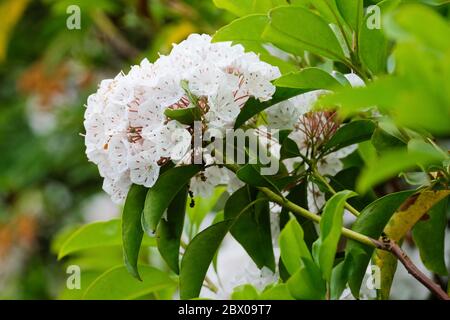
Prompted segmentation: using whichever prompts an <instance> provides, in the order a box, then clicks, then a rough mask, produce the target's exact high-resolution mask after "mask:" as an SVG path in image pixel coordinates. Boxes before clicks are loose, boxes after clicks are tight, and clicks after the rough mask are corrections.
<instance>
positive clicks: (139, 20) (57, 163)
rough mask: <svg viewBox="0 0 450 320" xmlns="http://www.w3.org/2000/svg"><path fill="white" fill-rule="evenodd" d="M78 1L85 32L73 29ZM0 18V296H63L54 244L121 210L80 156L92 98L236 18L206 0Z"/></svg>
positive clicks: (90, 5) (17, 1) (17, 12)
mask: <svg viewBox="0 0 450 320" xmlns="http://www.w3.org/2000/svg"><path fill="white" fill-rule="evenodd" d="M74 4H75V5H77V6H78V7H79V8H80V13H81V15H80V17H81V25H80V26H81V28H80V29H73V30H69V29H68V28H67V26H66V21H67V19H68V18H69V19H70V16H71V14H72V13H73V12H72V11H69V13H67V10H68V7H69V6H70V5H74ZM0 17H1V19H0V101H1V104H0V299H51V298H57V297H64V292H61V290H62V288H63V287H64V286H65V285H64V284H65V279H66V277H67V275H66V274H65V272H64V271H65V268H63V267H62V264H63V263H58V261H57V259H56V255H55V252H56V250H57V248H56V247H57V246H58V239H56V240H55V241H53V238H54V237H55V235H58V237H60V238H63V237H64V234H67V233H68V232H70V229H72V230H73V228H75V227H76V226H79V225H80V224H82V223H86V222H91V221H95V220H107V219H111V218H114V217H115V216H117V215H118V214H119V213H120V208H118V207H117V206H115V205H113V204H112V203H111V202H110V200H109V198H108V197H107V196H106V195H104V194H103V193H102V192H101V183H102V182H101V179H100V177H99V175H98V172H97V168H96V166H95V165H93V164H91V163H88V162H87V159H86V156H85V153H84V141H83V137H82V136H80V133H83V131H84V129H83V113H84V103H85V101H86V99H87V97H88V95H89V94H90V93H92V92H94V91H95V90H96V86H97V83H98V82H99V81H100V80H101V79H104V78H107V77H112V76H114V75H115V74H117V73H118V72H119V71H120V70H124V71H128V68H129V66H130V65H132V64H135V63H138V62H139V61H140V60H141V59H142V58H143V57H147V58H148V59H149V60H151V61H153V60H154V59H155V58H156V57H157V56H158V52H161V53H167V52H168V51H169V50H170V48H171V45H172V43H176V42H180V41H181V40H183V39H184V38H186V37H187V36H188V35H189V34H190V33H194V32H198V33H210V34H211V33H213V32H214V31H215V30H217V29H218V28H219V27H220V26H222V25H224V24H226V23H227V22H229V21H230V20H231V19H232V18H233V17H232V16H231V15H230V16H228V14H227V13H226V12H224V11H221V10H219V9H217V8H216V7H215V6H214V4H213V2H212V1H205V0H187V1H181V0H122V1H117V0H99V1H90V0H79V1H75V0H61V1H57V0H39V1H38V0H35V1H29V0H1V1H0ZM52 242H53V244H52ZM102 255H108V259H101V257H102ZM92 256H95V257H96V259H95V263H94V264H96V265H92V263H91V268H90V269H91V270H96V269H104V268H105V267H109V266H110V265H116V264H118V263H120V261H121V253H120V248H114V249H111V251H110V252H109V251H107V252H105V250H102V252H95V250H94V251H93V252H92ZM78 258H79V259H81V258H80V257H78ZM82 258H83V259H84V264H83V263H82V262H80V263H81V264H82V265H84V266H86V265H89V263H88V262H86V261H88V260H89V254H87V256H84V257H82ZM99 261H103V262H104V263H103V264H105V262H106V264H107V266H105V265H103V266H100V265H98V264H99Z"/></svg>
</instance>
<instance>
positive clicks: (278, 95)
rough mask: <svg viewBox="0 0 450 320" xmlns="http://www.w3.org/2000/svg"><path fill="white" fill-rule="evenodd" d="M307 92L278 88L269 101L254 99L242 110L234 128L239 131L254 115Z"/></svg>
mask: <svg viewBox="0 0 450 320" xmlns="http://www.w3.org/2000/svg"><path fill="white" fill-rule="evenodd" d="M305 92H306V90H302V89H291V88H277V89H276V91H275V93H274V95H273V96H272V99H271V100H269V101H265V102H260V101H258V100H255V99H253V98H251V99H249V100H248V101H247V103H246V104H245V106H244V107H243V108H242V109H241V112H240V113H239V115H238V117H237V119H236V122H235V124H234V128H235V129H237V128H239V127H241V126H242V125H243V124H244V123H245V122H246V121H247V120H249V119H251V118H252V117H253V116H254V115H256V114H258V113H260V112H261V111H264V110H265V109H267V108H269V107H271V106H273V105H275V104H277V103H279V102H282V101H284V100H287V99H290V98H292V97H295V96H297V95H299V94H302V93H305Z"/></svg>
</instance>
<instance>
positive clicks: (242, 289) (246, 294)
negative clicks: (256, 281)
mask: <svg viewBox="0 0 450 320" xmlns="http://www.w3.org/2000/svg"><path fill="white" fill-rule="evenodd" d="M258 296H259V293H258V291H257V290H256V289H255V287H253V286H252V285H250V284H244V285H242V286H239V287H236V288H234V291H233V293H232V294H231V299H232V300H258Z"/></svg>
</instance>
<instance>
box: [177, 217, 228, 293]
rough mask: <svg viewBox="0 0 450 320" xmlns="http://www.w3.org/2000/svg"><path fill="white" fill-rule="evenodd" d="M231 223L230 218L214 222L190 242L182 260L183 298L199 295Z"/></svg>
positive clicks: (181, 288) (181, 289) (181, 287)
mask: <svg viewBox="0 0 450 320" xmlns="http://www.w3.org/2000/svg"><path fill="white" fill-rule="evenodd" d="M231 224H232V221H230V220H225V221H222V222H218V223H216V224H213V225H212V226H210V227H208V228H206V229H205V230H203V231H202V232H200V233H199V234H197V235H196V236H195V237H194V238H193V239H192V241H191V242H190V243H189V245H188V246H187V248H186V251H185V253H184V255H183V259H182V260H181V269H180V297H181V299H192V298H196V297H198V295H199V294H200V290H201V288H202V284H203V280H204V279H205V275H206V272H207V271H208V267H209V265H210V264H211V261H212V259H213V257H214V255H215V254H216V252H217V250H218V249H219V246H220V244H221V243H222V241H223V238H224V237H225V235H226V234H227V233H228V230H229V229H230V227H231Z"/></svg>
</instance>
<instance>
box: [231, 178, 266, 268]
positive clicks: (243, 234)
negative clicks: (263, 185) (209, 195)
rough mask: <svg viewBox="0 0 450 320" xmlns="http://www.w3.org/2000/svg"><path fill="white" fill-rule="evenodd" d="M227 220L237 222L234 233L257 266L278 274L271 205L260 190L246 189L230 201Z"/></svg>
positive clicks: (232, 231) (232, 232) (237, 193)
mask: <svg viewBox="0 0 450 320" xmlns="http://www.w3.org/2000/svg"><path fill="white" fill-rule="evenodd" d="M224 218H225V219H227V220H233V221H234V223H233V225H232V226H231V229H230V232H231V235H232V236H233V237H234V238H235V239H236V240H237V241H238V242H239V243H240V244H241V245H242V247H243V248H244V249H245V251H246V252H247V253H248V254H249V256H250V257H251V258H252V259H253V261H254V262H255V263H256V265H257V266H258V267H259V268H262V267H264V266H266V267H268V268H269V269H271V270H272V271H275V257H274V253H273V248H272V236H271V228H270V211H269V203H268V201H266V200H265V199H264V197H263V196H262V195H261V194H258V193H257V192H256V190H254V189H251V188H249V187H248V186H244V187H242V188H241V189H239V190H237V191H236V192H235V193H233V194H232V195H231V196H230V198H229V199H228V201H227V203H226V204H225V209H224Z"/></svg>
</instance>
